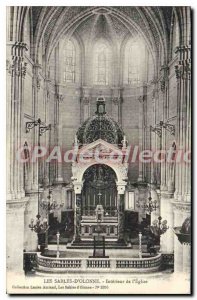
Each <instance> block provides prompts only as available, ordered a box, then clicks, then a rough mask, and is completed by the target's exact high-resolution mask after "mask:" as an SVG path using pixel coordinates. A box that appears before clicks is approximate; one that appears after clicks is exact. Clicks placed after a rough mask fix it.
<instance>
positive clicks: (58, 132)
mask: <svg viewBox="0 0 197 300" xmlns="http://www.w3.org/2000/svg"><path fill="white" fill-rule="evenodd" d="M63 99H64V97H63V95H62V94H61V93H60V88H59V86H56V99H55V101H56V102H55V131H54V134H55V145H56V146H59V147H60V151H61V150H62V116H61V109H60V104H61V103H62V102H63ZM55 170H56V171H55V183H56V184H58V183H62V182H63V177H62V163H58V162H57V161H56V165H55Z"/></svg>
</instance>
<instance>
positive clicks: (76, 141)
mask: <svg viewBox="0 0 197 300" xmlns="http://www.w3.org/2000/svg"><path fill="white" fill-rule="evenodd" d="M78 145H79V141H78V139H77V135H76V134H75V140H74V146H75V147H78Z"/></svg>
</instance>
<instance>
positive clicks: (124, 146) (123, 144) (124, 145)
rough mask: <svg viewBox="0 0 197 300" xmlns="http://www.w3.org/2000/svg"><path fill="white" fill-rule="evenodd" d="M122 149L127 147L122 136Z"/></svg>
mask: <svg viewBox="0 0 197 300" xmlns="http://www.w3.org/2000/svg"><path fill="white" fill-rule="evenodd" d="M122 147H123V148H126V147H127V140H126V136H125V135H124V138H123V140H122Z"/></svg>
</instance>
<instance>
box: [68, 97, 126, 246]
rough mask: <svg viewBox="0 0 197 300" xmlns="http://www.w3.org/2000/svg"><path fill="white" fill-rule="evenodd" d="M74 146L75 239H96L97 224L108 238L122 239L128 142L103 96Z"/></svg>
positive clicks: (79, 131)
mask: <svg viewBox="0 0 197 300" xmlns="http://www.w3.org/2000/svg"><path fill="white" fill-rule="evenodd" d="M73 149H74V153H75V160H74V161H73V163H72V174H73V176H72V181H73V186H74V192H75V215H74V222H75V223H74V227H75V234H74V241H77V242H79V241H88V240H90V241H93V239H94V236H95V234H97V228H98V224H99V226H100V228H101V229H102V235H103V236H104V237H105V240H106V241H108V240H109V241H118V240H122V238H123V234H124V209H125V204H124V192H125V186H126V184H127V171H128V164H127V162H125V161H124V158H125V153H126V151H127V142H126V138H125V135H124V133H123V131H122V129H121V127H120V126H119V125H118V123H116V122H115V121H114V120H113V119H112V118H111V117H110V116H108V115H107V114H106V112H105V99H104V98H103V97H99V98H98V99H97V111H96V113H95V115H94V116H93V117H91V118H89V119H87V120H86V121H85V122H84V123H83V124H82V126H81V127H80V128H79V130H78V132H77V134H76V136H75V142H74V146H73ZM81 157H82V158H83V159H82V160H81ZM113 157H115V159H114V160H112V158H113ZM117 158H118V159H117Z"/></svg>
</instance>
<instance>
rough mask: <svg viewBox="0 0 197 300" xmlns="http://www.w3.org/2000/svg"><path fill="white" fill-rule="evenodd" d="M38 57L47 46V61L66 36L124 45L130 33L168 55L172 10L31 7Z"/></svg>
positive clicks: (87, 40)
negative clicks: (160, 48) (102, 40)
mask: <svg viewBox="0 0 197 300" xmlns="http://www.w3.org/2000/svg"><path fill="white" fill-rule="evenodd" d="M31 12H32V24H33V38H34V43H35V58H36V56H37V53H38V49H39V46H40V45H41V43H42V45H44V47H45V53H46V57H47V59H48V58H49V57H50V54H51V52H52V50H53V49H54V47H55V46H56V45H57V43H58V41H59V40H60V39H61V38H62V37H63V36H68V37H69V36H71V35H73V34H76V35H78V36H79V37H80V38H81V40H82V42H83V43H91V42H92V41H94V40H96V39H99V38H101V37H102V38H106V39H108V40H109V41H111V42H115V43H119V44H121V43H122V41H123V40H124V39H125V37H126V36H127V35H128V34H131V35H133V36H136V35H138V36H139V37H141V38H143V39H144V41H145V42H146V44H147V46H148V47H149V49H150V50H151V51H152V52H154V53H155V52H157V51H158V49H159V45H160V46H161V47H162V49H163V53H164V56H165V55H166V52H167V45H168V41H169V36H170V27H171V15H172V7H136V6H131V7H125V6H122V7H109V6H106V7H93V6H91V7H88V6H86V7H77V6H75V7H53V6H51V7H35V6H34V7H31Z"/></svg>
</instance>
